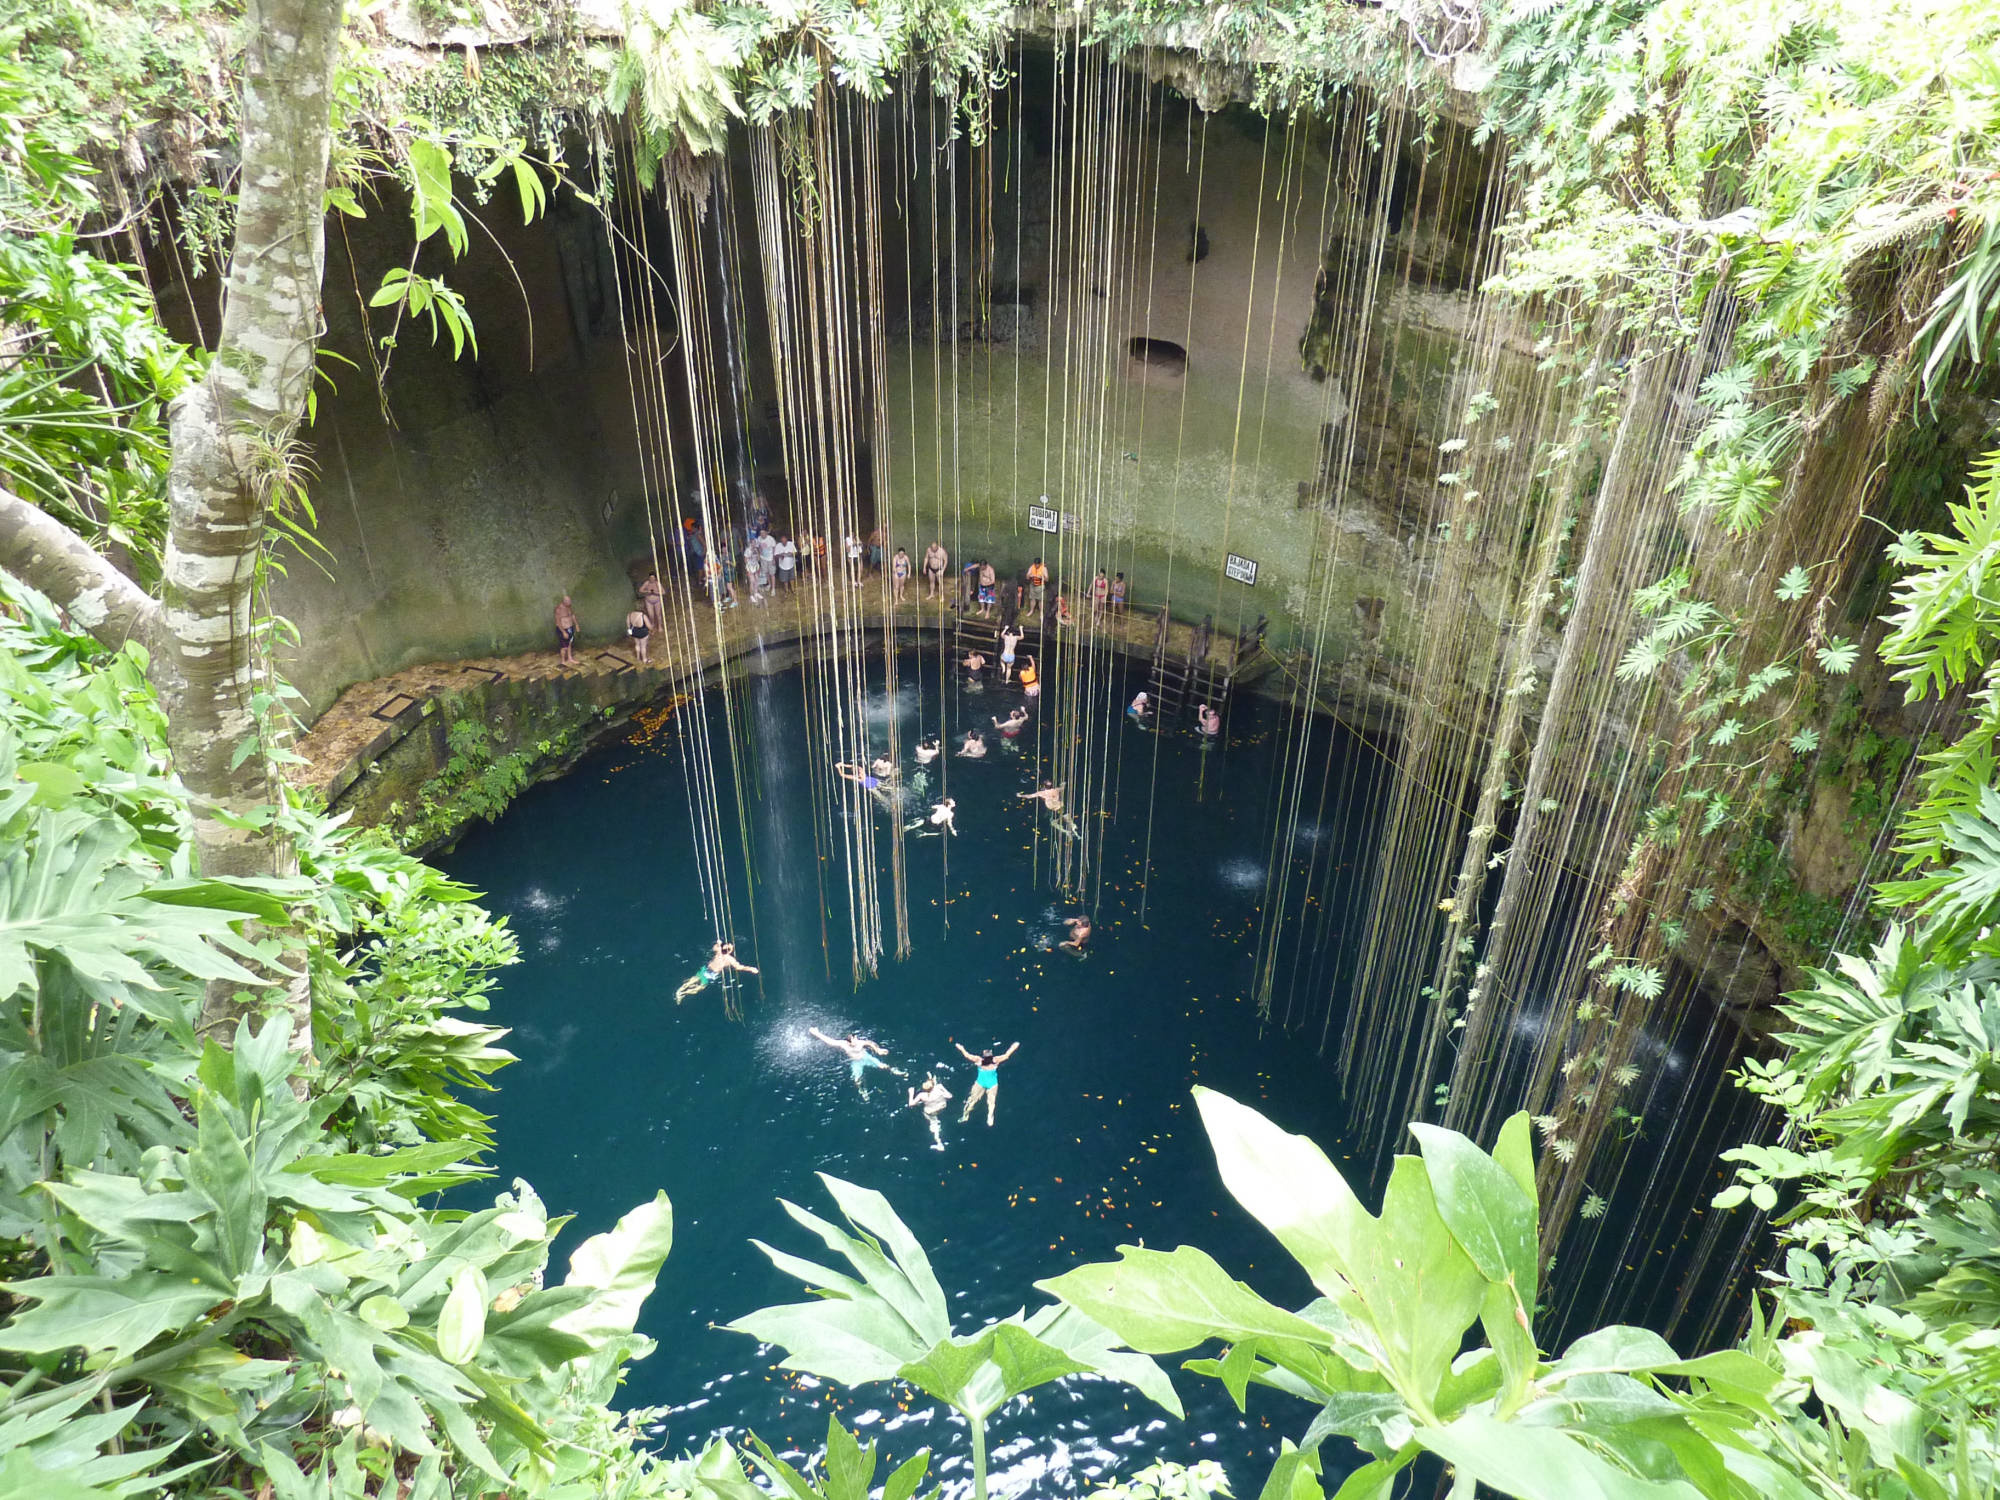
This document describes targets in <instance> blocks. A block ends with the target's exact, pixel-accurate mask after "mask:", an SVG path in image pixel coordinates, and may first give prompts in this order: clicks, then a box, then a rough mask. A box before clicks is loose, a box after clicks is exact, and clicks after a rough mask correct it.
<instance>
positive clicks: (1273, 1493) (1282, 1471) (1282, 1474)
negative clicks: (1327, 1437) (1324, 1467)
mask: <svg viewBox="0 0 2000 1500" xmlns="http://www.w3.org/2000/svg"><path fill="white" fill-rule="evenodd" d="M1325 1497H1326V1491H1325V1490H1323V1489H1321V1488H1320V1483H1319V1455H1318V1454H1317V1453H1316V1452H1314V1451H1313V1450H1312V1449H1310V1448H1294V1447H1293V1446H1292V1444H1291V1440H1290V1439H1289V1438H1288V1439H1286V1440H1285V1445H1284V1448H1283V1451H1281V1452H1280V1453H1279V1454H1278V1461H1277V1462H1276V1463H1274V1464H1272V1465H1271V1474H1270V1477H1269V1478H1268V1479H1266V1480H1265V1481H1264V1488H1263V1489H1261V1490H1259V1491H1258V1492H1257V1500H1325Z"/></svg>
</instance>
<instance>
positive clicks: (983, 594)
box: [979, 562, 1000, 620]
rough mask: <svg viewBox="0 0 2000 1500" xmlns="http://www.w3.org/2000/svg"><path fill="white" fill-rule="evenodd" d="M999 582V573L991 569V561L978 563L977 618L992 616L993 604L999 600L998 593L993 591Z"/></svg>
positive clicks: (985, 618) (983, 618)
mask: <svg viewBox="0 0 2000 1500" xmlns="http://www.w3.org/2000/svg"><path fill="white" fill-rule="evenodd" d="M999 582H1000V575H999V574H998V573H995V572H994V571H993V564H992V563H990V562H983V563H981V564H980V565H979V618H980V619H982V620H990V619H992V618H993V606H994V605H996V604H998V603H999V602H1000V596H999V594H997V593H995V592H994V590H995V587H996V586H997V585H998V584H999Z"/></svg>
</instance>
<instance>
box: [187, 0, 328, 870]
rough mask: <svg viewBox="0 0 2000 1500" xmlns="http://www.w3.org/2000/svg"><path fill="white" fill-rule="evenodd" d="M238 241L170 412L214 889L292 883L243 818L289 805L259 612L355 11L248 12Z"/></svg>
mask: <svg viewBox="0 0 2000 1500" xmlns="http://www.w3.org/2000/svg"><path fill="white" fill-rule="evenodd" d="M248 12H249V13H248V16H247V17H246V26H245V31H246V34H247V35H248V37H249V43H248V46H247V48H246V50H245V52H244V55H243V60H242V68H243V111H242V122H243V152H242V171H241V175H240V178H239V182H238V188H237V203H236V241H235V246H234V248H233V250H232V251H231V254H230V257H229V276H228V280H227V281H226V282H225V283H224V286H223V293H222V322H221V331H220V334H219V335H218V337H217V340H216V347H215V355H214V359H213V362H212V363H211V364H210V367H209V372H208V375H207V377H206V378H205V379H203V380H202V381H200V382H199V383H198V384H196V385H194V386H192V387H190V388H189V389H188V390H187V391H186V392H184V393H183V394H182V395H181V397H180V398H179V400H177V401H176V402H175V403H174V412H173V424H172V437H173V459H172V467H171V469H170V471H169V475H168V493H169V500H170V505H171V511H170V517H169V528H168V534H167V552H166V563H165V568H164V578H163V585H164V586H163V590H162V593H163V597H162V600H161V604H162V616H161V629H160V631H159V633H158V649H157V651H156V653H155V664H156V670H155V673H154V679H155V682H156V683H157V685H158V686H159V688H160V691H161V694H162V696H163V697H164V698H166V699H167V710H168V711H167V726H168V740H169V743H170V745H171V748H172V751H173V758H174V768H175V769H176V770H177V771H178V772H179V773H180V777H181V780H182V782H183V783H184V784H185V785H186V787H187V789H188V792H189V794H190V798H191V800H192V803H193V810H194V827H195V846H196V851H197V854H198V856H199V858H200V862H201V870H202V873H203V874H206V875H221V876H228V875H252V874H273V873H281V872H282V870H283V869H284V867H285V866H286V865H287V864H288V862H289V855H288V853H287V852H286V851H285V850H284V849H283V848H282V846H281V844H280V843H279V842H278V841H277V840H275V839H272V838H270V837H267V836H266V835H264V834H261V833H258V832H256V831H252V830H246V829H242V828H236V827H231V826H229V824H228V823H227V822H225V821H224V817H225V815H227V814H229V813H232V812H234V813H242V812H246V811H248V810H250V809H252V808H256V807H260V806H263V805H266V804H268V803H270V802H272V801H274V800H275V792H276V787H275V784H274V779H273V773H272V769H271V766H270V763H269V762H268V761H267V759H266V758H265V756H264V755H262V754H261V753H259V752H258V751H257V750H256V749H252V750H250V751H249V752H248V753H247V754H245V753H241V752H242V749H243V747H244V745H245V744H246V742H248V741H250V740H251V739H252V737H253V736H255V735H256V734H257V733H258V732H259V726H258V723H257V716H256V715H255V714H254V713H253V712H252V703H251V699H252V695H253V693H255V692H256V691H257V689H258V683H259V676H260V674H259V671H258V664H257V662H256V660H255V659H254V653H253V649H252V646H253V643H252V639H251V633H250V619H251V603H252V599H251V594H252V586H253V584H254V582H255V578H256V569H257V560H258V555H259V551H260V549H261V546H262V543H263V536H264V510H265V503H266V498H267V495H268V493H269V476H270V473H271V470H272V467H273V461H274V459H275V458H276V457H277V455H278V454H279V453H280V452H281V451H282V449H283V447H284V445H285V444H286V442H287V441H288V440H289V439H290V437H291V434H292V429H293V428H294V427H295V426H296V425H297V423H298V420H299V416H300V414H301V412H302V411H303V410H304V406H305V398H306V393H307V391H308V390H309V389H310V388H311V383H312V378H313V346H314V342H315V340H316V339H317V338H318V336H319V331H320V300H319V299H320V272H321V268H322V266H323V265H324V263H325V257H326V239H325V228H324V221H325V195H326V168H327V157H328V152H329V150H330V148H331V143H332V120H331V110H332V87H333V66H334V60H335V58H336V56H337V55H338V51H339V40H340V16H341V0H250V4H249V7H248Z"/></svg>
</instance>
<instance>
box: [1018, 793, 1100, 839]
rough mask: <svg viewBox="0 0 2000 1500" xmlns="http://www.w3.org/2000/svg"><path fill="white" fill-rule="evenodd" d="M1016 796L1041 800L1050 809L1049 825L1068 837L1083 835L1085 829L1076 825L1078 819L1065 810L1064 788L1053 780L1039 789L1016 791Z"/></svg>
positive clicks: (1024, 799) (1028, 800)
mask: <svg viewBox="0 0 2000 1500" xmlns="http://www.w3.org/2000/svg"><path fill="white" fill-rule="evenodd" d="M1014 795H1015V796H1016V797H1019V798H1021V799H1022V800H1023V801H1025V802H1039V803H1041V804H1042V806H1044V807H1046V808H1047V809H1048V810H1049V827H1051V828H1053V829H1054V830H1055V831H1056V832H1057V833H1059V834H1061V835H1062V836H1063V837H1064V838H1066V839H1075V838H1081V837H1083V830H1082V829H1081V828H1079V827H1077V826H1076V819H1075V818H1072V817H1071V816H1070V815H1069V814H1068V813H1066V812H1064V811H1063V800H1062V788H1061V787H1060V786H1058V785H1057V784H1056V783H1055V782H1053V781H1045V782H1043V783H1042V786H1041V789H1040V790H1039V791H1033V792H1016V793H1015V794H1014Z"/></svg>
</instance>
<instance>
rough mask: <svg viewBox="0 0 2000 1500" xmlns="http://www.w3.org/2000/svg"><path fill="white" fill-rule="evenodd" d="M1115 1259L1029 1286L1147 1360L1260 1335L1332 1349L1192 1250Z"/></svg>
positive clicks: (1321, 1335)
mask: <svg viewBox="0 0 2000 1500" xmlns="http://www.w3.org/2000/svg"><path fill="white" fill-rule="evenodd" d="M1118 1256H1119V1258H1118V1259H1117V1260H1116V1261H1112V1262H1106V1263H1103V1264H1098V1265H1089V1266H1078V1267H1077V1268H1076V1269H1075V1270H1073V1271H1066V1272H1064V1273H1063V1274H1062V1275H1061V1276H1056V1277H1051V1278H1050V1279H1048V1280H1046V1281H1038V1282H1036V1283H1035V1286H1036V1287H1037V1289H1038V1290H1041V1291H1044V1292H1047V1293H1048V1294H1049V1295H1050V1296H1052V1297H1054V1298H1056V1299H1058V1300H1059V1301H1061V1302H1065V1303H1067V1304H1068V1305H1069V1306H1071V1307H1074V1308H1076V1309H1077V1310H1078V1311H1080V1312H1082V1313H1084V1314H1086V1315H1087V1316H1089V1317H1091V1318H1094V1319H1096V1321H1098V1322H1099V1323H1102V1324H1103V1325H1104V1326H1105V1327H1106V1328H1109V1329H1110V1330H1111V1331H1112V1332H1113V1333H1115V1334H1117V1335H1118V1337H1119V1338H1121V1339H1122V1340H1124V1341H1125V1343H1126V1344H1128V1345H1130V1346H1131V1347H1132V1348H1134V1349H1137V1350H1140V1351H1142V1352H1143V1353H1147V1354H1172V1353H1177V1352H1179V1351H1180V1350H1183V1349H1192V1348H1194V1347H1195V1346H1196V1345H1198V1344H1201V1343H1204V1342H1206V1341H1207V1340H1209V1339H1221V1340H1222V1341H1224V1342H1225V1343H1231V1344H1235V1343H1240V1342H1242V1341H1243V1340H1245V1339H1248V1338H1253V1337H1257V1336H1259V1335H1270V1336H1272V1337H1275V1338H1285V1339H1297V1340H1300V1341H1302V1342H1304V1343H1308V1344H1314V1345H1318V1346H1320V1347H1331V1341H1330V1340H1329V1339H1328V1337H1327V1335H1326V1332H1325V1330H1323V1329H1321V1328H1320V1327H1318V1326H1317V1325H1316V1324H1313V1323H1309V1322H1307V1321H1306V1320H1305V1319H1304V1318H1301V1317H1300V1316H1298V1314H1296V1313H1290V1312H1286V1311H1285V1310H1284V1309H1283V1308H1280V1307H1275V1306H1273V1305H1272V1304H1271V1303H1269V1302H1266V1301H1265V1300H1264V1299H1263V1298H1262V1297H1260V1296H1258V1295H1257V1294H1256V1293H1255V1292H1253V1291H1251V1290H1250V1288H1249V1287H1247V1286H1245V1285H1244V1284H1243V1283H1242V1282H1240V1281H1237V1280H1234V1279H1233V1278H1231V1276H1230V1275H1229V1273H1228V1272H1227V1271H1225V1270H1223V1269H1222V1267H1221V1266H1220V1265H1218V1264H1216V1262H1215V1260H1214V1259H1213V1258H1212V1257H1211V1256H1209V1255H1207V1254H1206V1253H1204V1252H1203V1251H1200V1250H1197V1249H1194V1248H1193V1247H1192V1246H1188V1245H1183V1246H1181V1247H1180V1248H1179V1249H1177V1250H1173V1251H1163V1250H1145V1249H1137V1248H1134V1247H1133V1246H1130V1245H1121V1246H1119V1247H1118Z"/></svg>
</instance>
